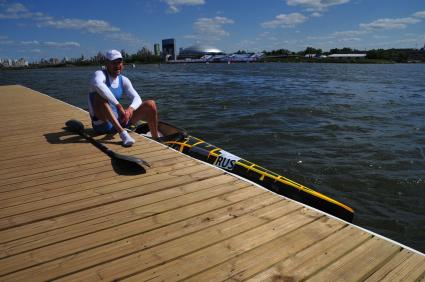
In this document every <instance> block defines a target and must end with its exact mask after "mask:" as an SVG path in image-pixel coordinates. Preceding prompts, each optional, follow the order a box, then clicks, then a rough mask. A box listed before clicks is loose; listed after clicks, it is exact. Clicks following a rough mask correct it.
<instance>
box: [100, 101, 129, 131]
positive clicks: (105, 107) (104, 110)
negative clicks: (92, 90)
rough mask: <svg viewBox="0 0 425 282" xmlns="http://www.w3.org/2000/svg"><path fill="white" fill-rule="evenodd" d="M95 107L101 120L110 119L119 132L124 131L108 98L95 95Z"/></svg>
mask: <svg viewBox="0 0 425 282" xmlns="http://www.w3.org/2000/svg"><path fill="white" fill-rule="evenodd" d="M93 108H94V109H93V110H94V114H95V116H96V117H97V118H98V119H99V120H101V121H110V122H111V123H112V125H113V126H114V128H115V130H116V131H117V132H118V133H121V132H123V131H124V128H122V126H121V124H120V123H119V121H118V119H117V117H116V116H115V114H114V112H113V111H112V108H111V106H110V105H109V103H108V101H107V100H106V99H103V98H102V97H100V95H97V94H96V95H94V99H93Z"/></svg>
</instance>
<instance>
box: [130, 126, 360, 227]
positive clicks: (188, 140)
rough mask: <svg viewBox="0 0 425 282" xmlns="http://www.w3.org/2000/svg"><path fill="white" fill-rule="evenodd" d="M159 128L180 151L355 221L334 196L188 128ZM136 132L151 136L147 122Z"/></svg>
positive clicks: (173, 146)
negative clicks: (208, 140) (202, 137)
mask: <svg viewBox="0 0 425 282" xmlns="http://www.w3.org/2000/svg"><path fill="white" fill-rule="evenodd" d="M158 128H159V131H160V132H161V134H162V135H163V137H160V139H159V141H161V142H162V143H163V144H165V145H167V146H169V147H171V148H173V149H175V150H177V151H179V152H182V153H184V154H186V155H189V156H191V157H193V158H196V159H198V160H201V161H204V162H206V163H209V164H212V165H214V166H217V167H219V168H222V169H224V170H226V171H228V172H231V173H233V174H236V175H239V176H241V177H243V178H245V179H248V180H250V181H252V182H255V183H257V184H259V185H261V186H263V187H265V188H266V189H268V190H271V191H273V192H275V193H277V194H280V195H282V196H285V197H287V198H290V199H293V200H295V201H297V202H300V203H303V204H305V205H308V206H311V207H313V208H316V209H319V210H321V211H324V212H326V213H328V214H331V215H333V216H336V217H338V218H341V219H343V220H345V221H348V222H352V220H353V217H354V211H353V209H351V208H350V207H348V206H346V205H344V204H342V203H340V202H338V201H336V200H334V199H332V198H330V197H327V196H325V195H323V194H321V193H319V192H316V191H314V190H312V189H310V188H307V187H305V186H303V185H301V184H299V183H296V182H294V181H292V180H290V179H288V178H286V177H284V176H282V175H279V174H277V173H274V172H272V171H269V170H267V169H265V168H263V167H261V166H259V165H256V164H254V163H252V162H249V161H247V160H245V159H243V158H240V157H238V156H236V155H233V154H231V153H229V152H227V151H225V150H222V149H220V148H218V147H216V146H214V145H211V144H209V143H207V142H205V141H203V140H201V139H199V138H196V137H193V136H191V135H189V134H187V132H186V131H185V130H183V129H181V128H178V127H175V126H173V125H171V124H169V123H165V122H160V123H159V125H158ZM134 131H135V132H136V133H139V134H141V135H144V136H150V135H149V128H148V125H147V124H146V123H140V124H138V125H137V126H136V127H135V128H134Z"/></svg>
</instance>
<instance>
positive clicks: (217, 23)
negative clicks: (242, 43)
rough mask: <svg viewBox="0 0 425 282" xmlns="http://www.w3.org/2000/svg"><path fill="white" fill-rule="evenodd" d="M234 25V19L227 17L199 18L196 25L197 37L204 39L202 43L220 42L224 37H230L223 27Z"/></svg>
mask: <svg viewBox="0 0 425 282" xmlns="http://www.w3.org/2000/svg"><path fill="white" fill-rule="evenodd" d="M233 23H234V21H233V20H232V19H228V18H226V17H219V16H217V17H214V18H199V19H197V20H196V22H195V23H194V28H195V30H196V33H197V37H198V38H199V39H202V41H218V40H220V39H222V38H223V37H226V36H229V33H228V32H227V31H226V30H224V28H223V25H225V24H233Z"/></svg>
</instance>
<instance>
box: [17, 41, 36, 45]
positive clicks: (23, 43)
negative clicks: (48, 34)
mask: <svg viewBox="0 0 425 282" xmlns="http://www.w3.org/2000/svg"><path fill="white" fill-rule="evenodd" d="M21 44H22V45H40V42H38V41H37V40H32V41H21Z"/></svg>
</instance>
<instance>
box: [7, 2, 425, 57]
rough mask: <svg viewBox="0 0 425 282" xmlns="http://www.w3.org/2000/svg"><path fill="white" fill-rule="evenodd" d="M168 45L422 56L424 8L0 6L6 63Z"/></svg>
mask: <svg viewBox="0 0 425 282" xmlns="http://www.w3.org/2000/svg"><path fill="white" fill-rule="evenodd" d="M166 38H174V39H175V40H176V45H177V49H179V48H185V47H189V46H191V45H195V44H202V45H205V46H210V47H215V48H218V49H220V50H222V51H224V52H226V53H232V52H236V51H238V50H245V51H249V52H261V51H263V50H266V51H271V50H277V49H288V50H290V51H301V50H304V49H305V48H306V47H314V48H320V49H322V50H323V51H329V50H330V49H332V48H343V47H349V48H353V49H358V50H370V49H377V48H384V49H389V48H422V47H424V44H425V0H119V1H109V0H103V1H98V0H86V1H82V0H74V1H64V0H26V1H19V0H18V1H12V0H0V58H10V59H18V58H24V59H26V60H28V61H36V60H40V59H41V58H45V59H47V58H59V59H62V58H64V57H66V58H77V57H81V56H82V55H83V56H85V57H91V56H94V55H96V54H97V53H98V52H102V53H104V52H105V51H107V50H109V49H118V50H125V51H126V52H127V53H130V54H133V53H136V52H137V51H138V50H140V49H141V48H142V47H147V48H149V49H150V50H153V46H154V44H155V43H161V40H162V39H166Z"/></svg>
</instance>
